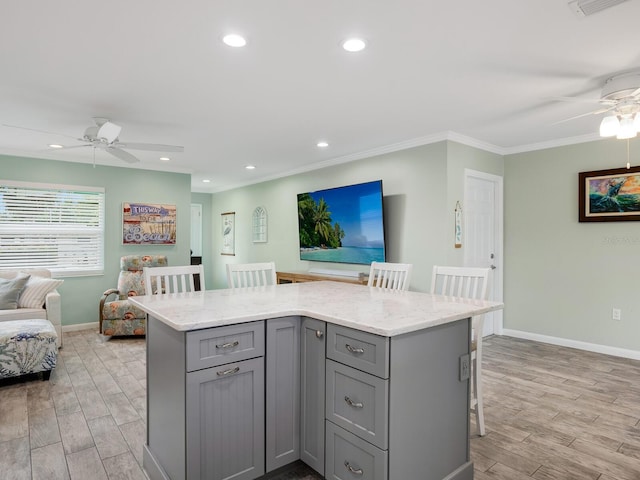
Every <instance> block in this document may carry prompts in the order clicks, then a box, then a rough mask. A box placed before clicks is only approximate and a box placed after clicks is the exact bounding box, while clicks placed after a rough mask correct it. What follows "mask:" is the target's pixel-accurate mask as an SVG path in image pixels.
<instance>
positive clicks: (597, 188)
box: [578, 167, 640, 222]
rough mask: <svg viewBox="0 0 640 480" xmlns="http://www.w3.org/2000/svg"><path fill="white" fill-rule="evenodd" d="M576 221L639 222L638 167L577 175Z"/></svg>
mask: <svg viewBox="0 0 640 480" xmlns="http://www.w3.org/2000/svg"><path fill="white" fill-rule="evenodd" d="M578 179H579V184H578V192H579V199H578V202H579V205H578V212H579V214H578V217H579V221H580V222H620V221H629V220H631V221H640V167H631V168H614V169H610V170H595V171H592V172H580V173H579V174H578Z"/></svg>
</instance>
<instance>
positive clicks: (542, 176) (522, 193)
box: [504, 139, 640, 350]
mask: <svg viewBox="0 0 640 480" xmlns="http://www.w3.org/2000/svg"><path fill="white" fill-rule="evenodd" d="M638 151H640V141H639V140H637V139H636V140H634V141H632V142H631V152H632V164H635V165H637V164H639V163H640V162H639V161H638V157H639V155H638ZM626 158H627V156H626V142H623V141H618V140H601V141H597V142H590V143H583V144H579V145H572V146H566V147H560V148H552V149H548V150H541V151H536V152H529V153H522V154H517V155H509V156H508V157H506V158H505V278H504V285H505V287H504V288H505V290H504V299H505V312H504V319H505V328H508V329H513V330H520V331H525V332H531V333H537V334H542V335H548V336H552V337H560V338H564V339H572V340H577V341H581V342H588V343H594V344H599V345H607V346H612V347H617V348H624V349H631V350H640V321H639V320H640V304H639V303H638V294H637V293H636V290H637V287H636V285H637V271H638V262H639V260H640V255H639V253H638V252H639V250H638V249H639V247H640V228H639V227H640V224H639V223H638V222H604V223H579V222H578V172H582V171H591V170H602V169H609V168H620V167H624V166H625V164H626ZM633 158H635V160H633ZM613 307H616V308H620V309H621V310H622V320H621V321H614V320H612V319H611V310H612V308H613Z"/></svg>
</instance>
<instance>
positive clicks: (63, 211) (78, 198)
mask: <svg viewBox="0 0 640 480" xmlns="http://www.w3.org/2000/svg"><path fill="white" fill-rule="evenodd" d="M35 267H41V268H47V269H49V270H51V272H52V273H54V274H55V276H57V277H64V276H72V275H96V274H102V273H103V271H104V188H96V187H78V186H70V185H49V184H41V183H24V182H12V181H5V180H0V268H3V269H7V268H35Z"/></svg>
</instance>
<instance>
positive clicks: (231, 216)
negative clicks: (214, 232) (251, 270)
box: [220, 212, 236, 255]
mask: <svg viewBox="0 0 640 480" xmlns="http://www.w3.org/2000/svg"><path fill="white" fill-rule="evenodd" d="M235 238H236V213H235V212H225V213H223V214H222V251H221V252H220V255H235V254H236V247H235Z"/></svg>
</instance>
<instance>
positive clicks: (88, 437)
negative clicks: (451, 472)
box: [0, 331, 640, 480]
mask: <svg viewBox="0 0 640 480" xmlns="http://www.w3.org/2000/svg"><path fill="white" fill-rule="evenodd" d="M64 340H65V347H64V348H63V349H62V350H60V355H59V363H58V366H57V367H56V369H55V370H54V372H53V373H52V375H51V380H50V381H49V382H42V381H40V380H37V379H36V380H29V381H18V382H15V381H14V382H7V381H2V382H0V479H2V480H14V479H15V480H22V479H25V480H30V479H34V480H35V479H47V480H55V479H71V480H94V479H98V480H99V479H109V480H116V479H118V480H121V479H122V480H124V479H143V480H145V479H146V475H145V474H144V473H143V471H142V468H141V464H142V444H143V442H144V436H145V395H146V388H145V347H144V340H143V339H119V338H113V339H112V340H110V341H108V342H102V341H101V340H100V339H99V338H98V335H97V334H96V333H95V332H93V331H84V332H72V333H67V334H65V339H64ZM484 346H485V347H484V362H483V367H484V370H483V371H484V375H485V377H484V379H485V381H484V388H485V396H484V398H485V417H486V418H485V420H486V427H487V435H486V436H485V437H482V438H480V437H477V436H474V437H472V439H471V454H472V459H473V461H474V464H475V479H476V480H486V479H494V480H496V479H498V480H499V479H504V480H521V479H537V480H573V479H575V480H578V479H579V480H585V479H586V480H589V479H593V480H640V362H638V361H632V360H625V359H620V358H616V357H609V356H606V355H599V354H593V353H588V352H582V351H579V350H573V349H567V348H561V347H555V346H551V345H546V344H540V343H535V342H530V341H525V340H518V339H513V338H508V337H491V338H489V339H485V343H484ZM472 428H475V425H472ZM474 431H475V430H474ZM307 475H308V472H304V471H297V472H296V474H294V475H293V476H292V474H291V473H288V474H284V475H282V476H279V477H276V478H278V479H282V480H284V479H285V478H286V479H291V480H295V479H303V478H313V477H310V476H307ZM274 480H275V479H274ZM390 480H421V479H390Z"/></svg>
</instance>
